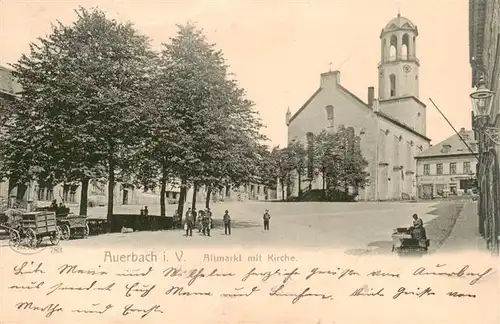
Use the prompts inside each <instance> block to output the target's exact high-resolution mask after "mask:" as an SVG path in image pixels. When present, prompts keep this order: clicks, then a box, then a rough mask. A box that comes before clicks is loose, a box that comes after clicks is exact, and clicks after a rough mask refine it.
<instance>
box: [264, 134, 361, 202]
mask: <svg viewBox="0 0 500 324" xmlns="http://www.w3.org/2000/svg"><path fill="white" fill-rule="evenodd" d="M271 156H272V159H271V160H273V161H275V168H274V169H275V170H276V171H277V173H276V174H277V175H278V179H279V181H280V183H282V184H284V186H282V187H281V190H282V197H283V199H285V197H286V196H287V195H286V194H285V190H284V187H285V186H286V187H287V188H292V187H293V185H294V183H295V182H297V183H298V186H299V187H298V192H299V195H301V193H302V191H303V189H305V188H303V187H302V185H303V183H304V181H305V182H306V183H307V182H309V184H311V182H312V181H313V180H315V179H316V178H317V177H318V176H319V177H320V178H321V179H322V191H323V199H325V198H328V197H327V196H330V197H329V198H332V196H333V195H335V194H336V193H337V192H338V191H342V192H344V193H345V194H347V193H348V189H349V188H354V189H355V190H357V189H360V188H364V187H365V186H366V184H367V181H368V180H367V176H368V174H367V172H366V167H367V165H368V162H367V161H366V159H365V158H364V157H363V155H362V152H361V146H360V138H359V136H356V135H355V133H354V129H353V128H346V127H344V126H342V125H341V126H339V128H338V130H337V132H332V131H327V130H324V131H322V132H320V133H319V134H315V135H314V134H310V136H309V137H308V139H307V141H305V142H304V141H300V140H294V141H292V142H291V143H290V144H289V145H288V147H286V148H283V149H279V148H275V149H274V150H273V152H272V153H271ZM296 180H297V181H296ZM288 194H289V193H288Z"/></svg>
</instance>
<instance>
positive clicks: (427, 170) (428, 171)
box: [424, 164, 431, 176]
mask: <svg viewBox="0 0 500 324" xmlns="http://www.w3.org/2000/svg"><path fill="white" fill-rule="evenodd" d="M430 174H431V165H430V164H424V175H426V176H428V175H430Z"/></svg>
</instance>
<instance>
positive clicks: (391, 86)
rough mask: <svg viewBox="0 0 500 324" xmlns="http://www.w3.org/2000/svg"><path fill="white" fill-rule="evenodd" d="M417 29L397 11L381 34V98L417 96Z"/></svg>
mask: <svg viewBox="0 0 500 324" xmlns="http://www.w3.org/2000/svg"><path fill="white" fill-rule="evenodd" d="M417 36H418V29H417V26H415V24H413V23H412V22H411V21H410V20H409V19H408V18H405V17H402V16H401V14H400V13H399V10H398V15H397V17H395V18H393V19H392V20H391V21H389V23H388V24H387V25H386V26H385V27H384V28H383V29H382V32H381V33H380V42H381V59H380V64H379V98H380V99H381V100H387V99H391V98H398V97H407V96H413V97H416V98H418V96H419V93H418V92H419V89H418V88H419V87H418V68H419V66H420V63H419V61H418V59H417V54H416V53H417V52H416V38H417Z"/></svg>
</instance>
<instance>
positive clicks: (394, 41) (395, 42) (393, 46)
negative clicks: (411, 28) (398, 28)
mask: <svg viewBox="0 0 500 324" xmlns="http://www.w3.org/2000/svg"><path fill="white" fill-rule="evenodd" d="M397 56H398V38H397V37H396V35H392V36H391V49H390V57H391V58H396V57H397Z"/></svg>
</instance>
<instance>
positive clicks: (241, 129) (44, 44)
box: [0, 8, 266, 219]
mask: <svg viewBox="0 0 500 324" xmlns="http://www.w3.org/2000/svg"><path fill="white" fill-rule="evenodd" d="M76 13H77V15H78V19H77V20H76V22H74V23H73V24H71V25H63V24H62V23H57V24H55V25H53V26H52V31H51V33H50V34H49V35H48V36H47V37H45V38H39V39H38V42H37V43H32V44H30V51H29V53H28V54H25V55H23V56H22V57H21V58H20V60H19V61H18V62H17V63H16V64H13V65H12V67H13V69H14V76H15V77H16V78H17V80H18V82H19V83H20V85H21V86H22V89H23V92H22V94H21V96H20V97H19V99H18V100H16V101H15V102H12V103H11V104H9V105H7V106H8V107H9V109H8V111H7V112H6V115H7V116H8V118H6V119H5V120H6V121H5V123H3V126H4V131H3V132H1V133H2V138H1V141H0V143H1V144H0V153H1V154H0V155H1V156H2V159H1V161H0V172H1V174H0V177H4V178H9V180H10V187H11V188H10V189H12V188H13V187H17V188H18V196H19V197H22V196H23V195H24V192H25V190H26V186H27V184H28V183H30V182H31V181H33V180H36V181H38V183H39V184H40V185H41V186H46V187H51V186H53V185H55V184H57V183H65V184H73V183H81V188H82V191H81V192H82V196H81V199H80V214H81V215H86V213H87V201H88V197H87V193H88V187H89V182H90V181H91V180H93V179H99V180H102V181H107V182H108V184H109V185H108V212H107V216H108V219H110V217H111V216H112V214H113V192H114V187H115V184H116V183H117V182H122V183H129V184H134V185H136V186H138V187H142V188H144V189H146V190H147V189H152V188H155V187H160V205H161V215H162V216H164V215H165V194H166V188H167V183H169V182H170V181H172V180H173V179H180V182H181V183H180V185H181V198H180V199H179V206H178V208H179V210H180V212H181V215H182V209H183V208H182V207H183V202H184V201H185V198H186V197H185V196H186V192H187V187H188V186H194V187H195V188H197V187H199V186H202V185H204V186H207V188H209V190H210V188H216V187H220V186H223V185H228V184H235V185H239V184H243V183H247V182H250V181H252V180H253V179H254V178H255V177H256V176H258V173H259V170H260V169H261V166H262V165H261V163H262V158H261V157H262V155H265V154H266V153H263V152H266V146H264V145H263V144H262V143H263V140H264V139H265V138H264V136H263V135H262V134H261V132H260V130H261V127H262V124H261V122H260V119H259V117H258V115H257V114H256V112H255V111H254V110H253V103H252V102H251V101H249V100H247V99H246V98H245V91H244V90H243V89H242V88H240V87H239V86H238V84H237V82H236V81H235V80H234V79H233V78H232V75H231V74H230V73H229V72H228V66H227V64H226V62H225V59H224V57H223V55H222V53H221V52H220V51H218V50H217V49H216V48H215V46H214V45H213V44H210V43H209V42H208V41H207V40H206V38H205V36H204V35H203V33H202V31H201V30H199V29H197V28H196V27H195V26H194V25H192V24H187V25H183V26H178V27H179V29H178V34H177V35H176V37H174V38H172V39H171V40H170V42H169V43H166V44H163V46H162V49H161V51H159V52H155V51H153V50H152V49H151V47H150V40H149V39H148V38H147V37H145V36H144V35H141V34H140V33H139V32H138V31H137V30H136V29H135V28H134V26H133V25H132V24H131V23H121V22H118V21H115V20H111V19H108V18H107V17H106V15H105V13H104V12H102V11H100V10H99V9H91V10H87V9H84V8H79V9H78V10H77V11H76ZM195 192H196V190H195ZM193 203H195V202H193Z"/></svg>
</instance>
